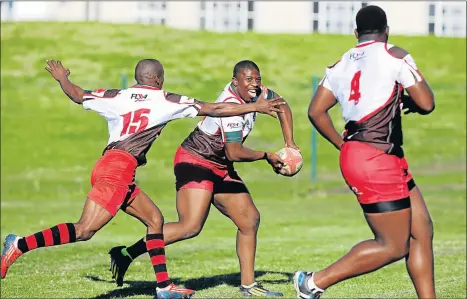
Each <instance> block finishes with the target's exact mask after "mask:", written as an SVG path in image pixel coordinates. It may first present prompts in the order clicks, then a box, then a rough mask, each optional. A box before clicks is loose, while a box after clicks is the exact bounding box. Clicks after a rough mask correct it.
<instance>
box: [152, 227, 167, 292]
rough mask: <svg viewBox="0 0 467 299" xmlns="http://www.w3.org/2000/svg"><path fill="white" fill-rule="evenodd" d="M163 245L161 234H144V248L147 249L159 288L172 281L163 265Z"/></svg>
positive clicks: (164, 261) (164, 260)
mask: <svg viewBox="0 0 467 299" xmlns="http://www.w3.org/2000/svg"><path fill="white" fill-rule="evenodd" d="M164 246H165V245H164V235H163V234H147V235H146V249H147V250H148V253H149V257H151V263H152V267H153V268H154V272H155V273H156V280H157V286H158V287H159V288H165V287H167V286H168V285H170V284H171V283H172V282H171V281H170V278H169V273H167V267H166V265H165V263H166V259H165V249H164Z"/></svg>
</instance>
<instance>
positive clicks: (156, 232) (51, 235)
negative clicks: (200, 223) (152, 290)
mask: <svg viewBox="0 0 467 299" xmlns="http://www.w3.org/2000/svg"><path fill="white" fill-rule="evenodd" d="M46 70H47V71H49V72H50V74H51V75H52V76H53V78H55V79H56V80H57V81H58V82H59V83H60V86H61V87H62V89H63V91H64V93H65V94H66V95H67V96H68V97H69V98H70V99H71V100H72V101H74V102H75V103H77V104H81V105H82V106H83V107H84V108H85V109H87V110H92V111H96V112H97V113H99V114H100V115H101V116H103V117H104V118H105V119H106V120H107V122H108V129H109V140H108V144H107V146H106V148H105V150H104V152H103V155H102V157H101V158H100V159H99V160H98V161H97V163H96V164H95V165H94V169H93V171H92V174H91V185H92V188H91V191H90V192H89V193H88V195H87V199H86V202H85V205H84V209H83V212H82V215H81V218H80V219H79V221H78V222H76V223H62V224H58V225H56V226H54V227H52V228H49V229H46V230H43V231H39V232H37V233H35V234H32V235H29V236H26V237H22V238H21V237H18V236H16V235H14V234H10V235H8V236H7V237H6V240H5V247H4V249H3V252H2V260H1V277H2V278H5V276H6V273H7V270H8V268H9V267H10V266H11V265H12V264H13V262H14V261H15V260H16V259H17V258H18V257H20V256H21V255H23V254H25V253H26V252H28V251H31V250H33V249H37V248H42V247H47V246H55V245H63V244H67V243H73V242H76V241H87V240H89V239H91V237H92V236H93V235H94V234H95V233H96V232H97V231H99V230H100V229H101V228H102V227H104V226H105V225H106V224H107V223H108V222H109V221H110V220H111V219H112V218H113V217H114V216H115V215H116V213H117V212H118V210H119V209H121V210H123V211H124V212H126V213H127V214H129V215H131V216H133V217H135V218H137V219H139V220H140V221H142V222H143V223H144V224H145V225H146V226H147V234H146V240H147V242H146V248H147V251H148V253H149V256H150V257H151V263H152V265H153V269H154V272H155V276H156V280H157V288H156V289H157V295H156V296H157V298H189V297H191V296H192V295H193V294H194V291H193V290H189V289H185V288H181V287H178V286H176V285H175V284H173V283H172V282H171V280H170V278H169V275H168V272H167V267H166V257H165V249H164V247H165V244H164V236H163V234H162V225H163V217H162V214H161V212H160V211H159V209H158V208H157V206H156V205H155V204H154V203H153V202H152V200H151V199H150V198H149V197H148V196H147V195H145V194H144V193H143V192H142V191H141V190H140V189H139V188H138V186H137V185H136V184H135V181H134V178H135V172H136V169H137V167H139V166H142V165H144V164H146V153H147V152H148V151H149V149H150V147H151V145H152V144H153V142H154V141H155V140H156V139H157V137H158V136H159V135H160V133H161V131H162V129H163V128H164V126H166V125H167V123H169V122H170V121H173V120H176V119H181V118H186V117H195V116H203V115H204V116H217V117H218V116H235V115H242V114H246V113H251V112H261V113H267V114H271V115H275V114H272V113H273V112H281V111H282V110H280V109H279V107H278V106H280V105H282V104H283V103H284V102H283V100H281V99H275V100H274V101H266V100H262V101H258V102H256V103H255V104H253V105H248V106H247V105H237V104H231V103H203V102H200V101H197V100H195V99H193V98H189V97H187V96H183V95H179V94H174V93H170V92H166V91H164V90H162V85H163V83H164V69H163V66H162V64H161V63H160V62H159V61H157V60H155V59H144V60H141V61H140V62H139V63H138V64H137V65H136V68H135V80H136V82H137V83H138V84H137V85H135V86H132V87H130V88H128V89H123V90H104V89H99V90H96V91H93V92H91V91H86V90H83V89H82V88H80V87H79V86H77V85H75V84H73V83H71V82H70V81H69V79H68V76H69V74H70V71H69V70H68V69H65V68H64V67H63V65H62V64H61V62H60V61H58V62H55V61H54V60H50V61H47V67H46Z"/></svg>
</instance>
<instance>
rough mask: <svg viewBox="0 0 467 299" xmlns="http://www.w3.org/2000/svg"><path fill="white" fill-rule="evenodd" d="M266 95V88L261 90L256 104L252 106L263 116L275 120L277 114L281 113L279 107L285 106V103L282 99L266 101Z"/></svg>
mask: <svg viewBox="0 0 467 299" xmlns="http://www.w3.org/2000/svg"><path fill="white" fill-rule="evenodd" d="M267 95H268V89H267V88H266V87H262V88H261V94H260V95H259V96H258V99H257V100H256V102H254V103H253V105H255V106H256V111H257V112H259V113H263V114H268V115H270V116H272V117H274V118H277V115H276V113H275V112H277V113H281V112H283V111H282V109H280V106H282V105H285V104H286V102H285V101H284V99H283V98H282V97H276V98H274V99H272V100H266V97H267Z"/></svg>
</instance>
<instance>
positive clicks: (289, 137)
mask: <svg viewBox="0 0 467 299" xmlns="http://www.w3.org/2000/svg"><path fill="white" fill-rule="evenodd" d="M271 91H272V90H271ZM276 96H277V97H280V96H279V95H276ZM284 103H285V104H284V105H283V106H282V107H281V108H282V111H283V112H282V113H277V116H278V118H279V122H280V124H281V129H282V135H283V136H284V142H285V146H286V147H291V148H294V149H296V150H299V148H298V146H297V145H296V144H295V141H294V138H293V117H292V110H291V109H290V106H289V104H288V103H287V102H286V101H285V100H284Z"/></svg>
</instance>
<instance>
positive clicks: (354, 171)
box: [294, 6, 435, 298]
mask: <svg viewBox="0 0 467 299" xmlns="http://www.w3.org/2000/svg"><path fill="white" fill-rule="evenodd" d="M356 24H357V28H356V29H355V36H356V37H357V39H358V44H357V45H356V46H355V47H353V48H351V49H350V50H349V51H347V52H346V53H345V54H344V55H343V56H342V57H341V59H340V60H339V61H338V62H337V63H335V64H334V65H333V66H331V67H328V68H327V69H326V74H325V76H324V78H323V79H322V81H321V82H320V84H319V87H318V89H317V91H316V93H315V95H314V96H313V98H312V100H311V103H310V106H309V110H308V114H309V118H310V121H311V122H312V123H313V125H314V126H315V127H316V129H317V130H318V131H319V132H320V134H321V135H322V136H323V137H324V138H326V139H327V140H328V141H329V142H330V143H332V144H333V145H334V146H335V147H336V148H337V149H338V150H340V168H341V172H342V175H343V177H344V179H345V181H346V183H347V184H348V186H349V187H350V189H351V190H352V191H353V192H354V193H355V195H356V197H357V199H358V202H359V203H360V205H361V207H362V209H363V213H364V216H365V219H366V221H367V223H368V225H369V226H370V228H371V230H372V232H373V234H374V238H373V239H370V240H366V241H363V242H360V243H358V244H357V245H355V246H354V247H353V248H352V249H351V250H350V252H348V253H347V254H346V255H345V256H343V257H342V258H341V259H339V260H338V261H336V262H335V263H333V264H332V265H330V266H328V267H327V268H325V269H323V270H321V271H316V272H302V271H299V272H296V273H295V275H294V286H295V289H296V291H297V295H298V297H299V298H319V297H320V296H321V294H322V293H323V292H324V291H325V290H326V289H327V288H329V287H330V286H332V285H334V284H336V283H338V282H340V281H343V280H346V279H349V278H352V277H355V276H359V275H363V274H365V273H369V272H372V271H375V270H377V269H379V268H381V267H383V266H385V265H388V264H390V263H393V262H395V261H398V260H400V259H402V258H405V260H406V265H407V270H408V272H409V275H410V278H411V279H412V282H413V285H414V286H415V289H416V292H417V295H418V297H420V298H435V285H434V274H433V268H434V266H433V244H432V240H433V224H432V221H431V218H430V214H429V212H428V209H427V206H426V204H425V201H424V199H423V196H422V194H421V192H420V189H419V188H418V187H417V186H416V184H415V181H414V179H413V177H412V175H411V174H410V172H409V170H408V164H407V161H406V159H405V158H404V151H403V150H402V127H401V107H400V105H401V101H402V99H403V100H404V104H405V107H408V108H410V109H411V110H409V111H408V112H418V113H420V114H429V113H430V112H432V111H433V109H434V107H435V104H434V95H433V93H432V91H431V89H430V87H429V86H428V84H427V82H426V81H425V79H424V78H423V76H422V75H421V74H420V72H419V70H418V69H417V66H416V64H415V61H414V59H413V58H412V56H411V55H410V54H409V53H408V52H407V51H406V50H404V49H402V48H399V47H396V46H394V45H391V44H388V36H389V27H388V25H387V19H386V14H385V12H384V11H383V10H382V9H381V8H380V7H377V6H367V7H364V8H362V9H361V10H360V11H359V12H358V13H357V16H356ZM404 89H405V91H407V93H408V96H405V97H402V92H403V90H404ZM337 102H338V103H339V104H340V106H341V107H342V114H343V118H344V120H345V122H346V125H345V129H346V130H345V132H344V134H343V137H341V135H339V134H338V132H337V131H336V129H335V127H334V125H333V123H332V120H331V117H330V116H329V114H328V110H329V109H331V108H332V107H333V106H334V105H335V104H336V103H337Z"/></svg>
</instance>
